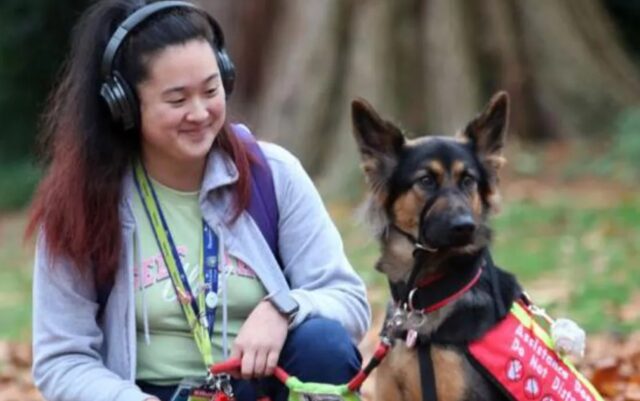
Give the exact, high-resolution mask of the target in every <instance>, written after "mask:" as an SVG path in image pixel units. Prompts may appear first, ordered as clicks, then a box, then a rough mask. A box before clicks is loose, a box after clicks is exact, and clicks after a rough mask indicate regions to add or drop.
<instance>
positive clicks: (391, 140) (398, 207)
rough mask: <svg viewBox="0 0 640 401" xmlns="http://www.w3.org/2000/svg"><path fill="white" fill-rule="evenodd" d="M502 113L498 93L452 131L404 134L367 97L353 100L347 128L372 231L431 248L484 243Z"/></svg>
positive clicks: (460, 249)
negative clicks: (356, 152) (397, 235)
mask: <svg viewBox="0 0 640 401" xmlns="http://www.w3.org/2000/svg"><path fill="white" fill-rule="evenodd" d="M508 114H509V97H508V96H507V94H506V93H504V92H500V93H497V94H496V95H495V96H494V97H493V98H492V99H491V101H490V102H489V104H488V105H487V107H486V109H485V110H484V111H483V112H482V113H481V114H480V115H478V116H477V117H476V118H474V119H473V120H471V121H470V122H469V124H468V125H467V126H466V127H465V128H464V130H462V131H461V132H459V133H458V134H457V135H455V136H452V137H440V136H426V137H421V138H418V139H414V140H410V139H407V138H406V137H405V136H404V135H403V133H402V132H401V130H400V129H399V128H398V127H397V126H395V125H394V124H393V123H391V122H389V121H386V120H384V119H383V118H381V117H380V116H379V115H378V113H377V112H376V111H375V110H374V109H373V108H372V107H371V106H370V105H369V104H368V103H367V102H366V101H364V100H362V99H357V100H354V101H353V103H352V118H353V127H354V135H355V138H356V141H357V144H358V147H359V150H360V154H361V157H362V165H361V166H362V169H363V170H364V174H365V176H366V179H367V183H368V184H369V187H370V200H369V212H370V214H371V215H373V216H375V220H377V221H378V223H377V225H378V228H379V234H380V235H382V233H383V232H388V230H390V229H395V230H398V231H402V232H404V233H406V234H409V235H410V236H412V237H413V238H415V239H416V240H418V242H419V243H422V244H423V245H425V246H426V247H427V249H428V250H429V251H431V252H433V253H447V254H451V253H470V252H473V251H475V250H478V249H480V248H482V247H484V246H486V245H487V244H488V242H489V237H490V231H489V228H488V227H487V217H488V215H489V212H490V211H491V210H492V209H494V208H496V207H497V206H498V202H499V195H498V171H499V169H500V167H501V166H502V165H503V163H504V161H505V160H504V158H503V156H502V150H503V147H504V143H505V136H506V131H507V120H508Z"/></svg>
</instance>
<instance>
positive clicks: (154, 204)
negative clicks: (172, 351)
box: [134, 163, 218, 375]
mask: <svg viewBox="0 0 640 401" xmlns="http://www.w3.org/2000/svg"><path fill="white" fill-rule="evenodd" d="M134 178H135V184H136V188H137V189H138V192H139V194H140V197H141V199H142V204H143V205H144V210H145V213H146V214H147V218H148V219H149V222H150V223H151V227H152V228H153V234H154V236H155V239H156V242H157V243H158V247H159V248H160V251H161V252H162V257H163V259H164V262H165V265H166V266H167V270H168V271H169V275H170V276H171V282H172V283H173V288H174V290H175V292H176V296H177V298H178V300H179V302H180V306H181V307H182V311H183V312H184V315H185V317H186V319H187V322H188V324H189V327H191V331H192V333H193V336H194V339H195V341H196V344H197V346H198V350H199V351H200V353H201V354H202V358H203V360H204V364H205V369H204V371H203V375H204V373H206V372H207V369H208V367H209V366H211V365H212V364H213V354H212V352H213V351H212V346H211V336H212V334H213V324H214V322H215V314H216V306H217V298H218V297H217V292H218V254H217V253H218V238H217V236H216V235H215V233H214V232H213V230H212V229H211V228H210V227H209V226H208V225H207V223H206V222H205V221H204V220H203V221H202V254H201V259H200V264H201V266H202V274H201V276H200V277H201V278H203V290H202V291H200V293H199V294H197V296H195V295H194V292H193V291H192V290H191V286H190V284H189V280H188V277H187V274H186V272H185V270H184V267H183V266H182V262H181V260H180V256H179V254H178V250H177V248H176V246H175V242H174V241H173V237H172V235H171V232H170V230H169V226H168V225H167V221H166V220H165V218H164V215H163V213H162V210H161V209H160V203H159V202H158V198H157V196H156V193H155V191H154V190H153V186H152V185H151V181H150V180H149V177H148V176H147V173H146V171H145V170H144V167H143V166H142V164H141V163H137V164H136V167H135V175H134Z"/></svg>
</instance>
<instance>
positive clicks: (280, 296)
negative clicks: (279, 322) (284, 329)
mask: <svg viewBox="0 0 640 401" xmlns="http://www.w3.org/2000/svg"><path fill="white" fill-rule="evenodd" d="M266 299H267V300H268V301H269V302H271V304H272V305H273V306H274V307H275V308H276V310H277V311H278V312H280V313H282V314H283V315H285V316H287V317H288V318H289V322H291V321H292V320H293V318H294V317H295V315H296V313H297V312H298V309H299V305H298V302H296V300H295V299H293V297H292V296H291V294H289V293H288V292H285V291H278V292H276V293H275V294H271V295H269V296H267V297H266Z"/></svg>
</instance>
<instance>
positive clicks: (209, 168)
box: [120, 146, 239, 223]
mask: <svg viewBox="0 0 640 401" xmlns="http://www.w3.org/2000/svg"><path fill="white" fill-rule="evenodd" d="M238 176H239V174H238V168H237V167H236V165H235V163H234V162H233V159H231V157H230V156H229V155H228V154H227V153H226V152H225V151H223V150H221V149H219V148H218V147H217V146H216V147H214V148H212V149H211V151H210V152H209V154H208V155H207V163H206V165H205V170H204V176H203V177H202V185H201V187H200V200H201V201H202V200H204V199H206V198H207V196H208V195H209V193H210V192H212V191H215V190H216V189H219V188H222V187H224V186H227V185H231V184H233V183H235V182H236V181H238ZM136 191H137V190H136V186H135V183H134V181H133V166H132V167H131V168H129V169H128V170H127V172H126V173H125V176H124V179H123V183H122V193H123V195H124V196H123V199H122V202H121V205H120V206H121V208H122V207H125V208H126V207H128V206H129V204H130V202H131V200H132V199H133V197H134V196H137V192H136ZM127 215H128V214H127V213H124V216H125V220H126V222H131V223H132V221H130V220H131V219H130V218H127Z"/></svg>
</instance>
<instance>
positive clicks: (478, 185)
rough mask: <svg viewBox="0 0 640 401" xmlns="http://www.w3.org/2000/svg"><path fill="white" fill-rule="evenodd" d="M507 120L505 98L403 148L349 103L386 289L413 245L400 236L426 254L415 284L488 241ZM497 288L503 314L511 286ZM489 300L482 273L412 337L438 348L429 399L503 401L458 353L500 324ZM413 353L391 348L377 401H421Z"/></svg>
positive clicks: (515, 289) (478, 251)
mask: <svg viewBox="0 0 640 401" xmlns="http://www.w3.org/2000/svg"><path fill="white" fill-rule="evenodd" d="M508 114H509V98H508V96H507V94H506V93H498V94H496V95H495V96H494V97H493V98H492V99H491V101H490V102H489V104H488V106H487V107H486V109H485V110H484V112H483V113H481V114H480V115H478V116H477V117H476V118H475V119H473V120H472V121H471V122H470V123H469V124H468V125H467V126H466V128H465V129H464V130H462V131H461V132H459V133H458V134H456V135H455V136H453V137H439V136H427V137H421V138H418V139H414V140H409V139H407V138H406V137H405V136H404V135H403V134H402V132H401V130H400V129H399V128H397V127H396V126H395V125H394V124H392V123H391V122H389V121H386V120H384V119H382V118H381V117H380V116H379V115H378V114H377V113H376V111H375V110H374V109H373V108H372V107H371V106H370V105H369V104H368V103H367V102H366V101H364V100H361V99H358V100H355V101H354V102H353V103H352V117H353V126H354V135H355V138H356V141H357V144H358V147H359V150H360V153H361V156H362V168H363V170H364V173H365V176H366V179H367V182H368V184H369V188H370V191H369V200H368V205H367V207H368V215H369V218H370V220H371V222H372V225H373V227H374V231H375V232H376V235H377V237H378V239H379V240H380V243H381V248H382V249H381V252H382V253H381V256H380V259H379V260H378V263H377V265H376V268H377V269H378V270H380V271H381V272H383V273H384V274H386V275H387V276H388V278H389V280H390V282H391V283H398V282H402V281H406V280H407V279H408V277H409V275H410V272H411V270H412V269H413V267H414V250H415V244H414V243H412V241H411V240H410V237H408V236H407V235H406V234H403V232H404V233H408V234H410V235H411V236H413V237H414V238H416V239H418V240H419V241H420V242H421V243H422V244H424V245H425V246H426V247H427V248H428V250H427V251H424V253H425V254H424V255H423V256H424V257H422V259H421V263H420V266H419V269H420V270H419V271H420V273H419V276H418V277H419V278H421V277H426V276H429V275H434V274H442V273H445V274H455V271H456V269H457V268H459V267H460V266H463V265H466V264H469V263H475V262H476V261H477V260H478V259H479V258H482V254H483V251H484V250H485V249H486V248H487V247H488V245H489V242H490V238H491V231H490V229H489V227H488V225H487V219H488V216H489V215H490V213H491V211H492V210H493V209H494V208H496V207H497V206H498V204H497V203H498V202H499V195H498V172H499V170H500V167H501V166H502V165H503V163H504V158H503V155H502V151H503V147H504V142H505V136H506V131H507V120H508ZM425 205H427V207H425ZM497 281H498V286H497V287H498V291H497V293H498V294H499V295H498V296H499V297H501V298H502V302H503V303H504V305H507V308H508V306H509V305H511V303H512V301H513V300H514V299H515V298H516V297H517V296H518V295H519V294H520V288H519V286H518V284H517V283H516V281H515V279H514V278H513V276H511V275H510V274H508V273H506V272H503V271H501V270H497ZM495 293H496V292H492V290H491V285H490V278H489V277H488V273H487V271H486V270H485V271H483V273H482V276H481V278H480V280H479V281H478V283H477V284H476V285H475V286H474V287H473V288H472V289H471V290H469V291H468V292H466V293H465V294H464V295H463V296H462V297H461V298H459V299H458V300H456V301H454V302H452V303H451V304H449V305H447V306H445V307H443V308H441V309H439V310H437V311H435V312H432V313H429V314H428V316H427V323H426V324H425V325H423V326H422V327H421V328H420V329H419V334H420V335H421V337H422V338H430V337H433V338H438V339H439V340H440V341H439V342H436V343H434V344H433V345H432V348H431V356H432V361H433V366H434V371H435V381H436V389H437V396H438V401H462V400H465V401H468V400H501V399H504V396H503V395H502V394H501V393H500V392H499V391H498V389H497V388H496V387H495V386H494V385H492V384H491V383H489V382H488V381H487V380H486V379H485V378H484V377H482V376H481V375H480V374H479V373H478V372H477V371H476V369H474V367H473V366H472V365H471V364H470V362H469V361H468V359H467V358H466V356H465V354H464V348H463V345H462V344H464V343H465V342H466V341H470V340H473V339H476V338H478V337H480V336H482V335H483V334H484V333H485V332H486V331H487V330H488V329H489V328H490V327H491V326H492V325H493V324H495V323H496V322H497V321H498V320H499V319H500V318H501V316H496V315H497V313H496V308H495V297H494V296H493V294H495ZM442 339H444V340H445V341H444V342H443V341H441V340H442ZM416 352H417V351H416V349H415V348H409V347H407V346H406V345H405V343H404V342H403V341H396V342H395V344H394V346H393V348H392V350H391V351H390V353H389V355H388V356H387V357H386V358H385V359H384V360H383V362H382V364H381V365H380V366H379V368H378V369H377V372H376V396H375V398H376V399H377V400H404V401H420V400H421V399H422V398H421V383H420V376H419V375H420V373H419V367H418V360H417V354H416Z"/></svg>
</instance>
